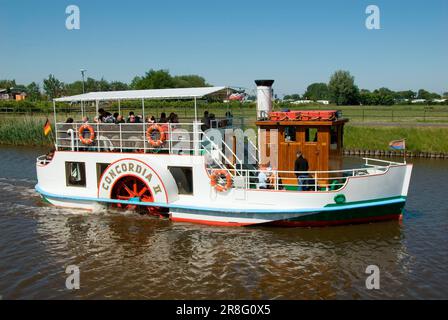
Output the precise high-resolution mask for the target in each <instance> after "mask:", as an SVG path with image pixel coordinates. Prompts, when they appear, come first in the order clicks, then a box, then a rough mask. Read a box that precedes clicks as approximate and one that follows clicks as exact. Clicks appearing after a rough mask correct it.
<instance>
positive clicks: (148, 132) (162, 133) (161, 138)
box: [146, 124, 166, 147]
mask: <svg viewBox="0 0 448 320" xmlns="http://www.w3.org/2000/svg"><path fill="white" fill-rule="evenodd" d="M154 131H157V132H159V139H157V140H154V139H153V138H152V137H151V135H152V133H153V132H154ZM146 139H147V140H148V142H149V144H150V145H152V146H153V147H160V146H161V145H162V144H163V143H164V142H165V140H166V134H165V131H164V130H163V128H162V127H161V126H159V125H158V124H153V125H152V126H150V127H149V128H148V130H146Z"/></svg>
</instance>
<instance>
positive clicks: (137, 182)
mask: <svg viewBox="0 0 448 320" xmlns="http://www.w3.org/2000/svg"><path fill="white" fill-rule="evenodd" d="M112 199H118V200H126V201H131V202H132V201H136V202H154V198H153V196H152V194H151V190H150V188H149V187H148V186H147V185H146V183H145V182H143V181H142V180H141V179H140V178H138V177H135V176H125V177H123V178H121V179H120V180H118V181H117V182H116V183H115V185H114V187H113V188H112ZM114 207H116V208H120V209H123V210H134V211H137V212H139V213H142V214H150V215H153V216H158V217H165V216H167V215H168V209H167V208H161V207H150V206H142V205H137V204H135V205H134V204H122V203H117V204H115V205H114Z"/></svg>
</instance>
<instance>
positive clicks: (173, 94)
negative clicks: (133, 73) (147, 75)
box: [54, 87, 231, 102]
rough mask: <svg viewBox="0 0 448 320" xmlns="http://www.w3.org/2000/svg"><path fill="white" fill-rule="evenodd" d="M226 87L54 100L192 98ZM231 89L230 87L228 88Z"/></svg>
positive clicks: (106, 92) (84, 95) (153, 90)
mask: <svg viewBox="0 0 448 320" xmlns="http://www.w3.org/2000/svg"><path fill="white" fill-rule="evenodd" d="M225 89H228V88H227V87H203V88H178V89H151V90H127V91H102V92H89V93H85V94H78V95H75V96H71V97H62V98H57V99H54V101H56V102H78V101H102V100H132V99H160V100H162V99H193V98H202V97H205V96H208V95H211V94H214V93H218V92H219V91H222V90H225ZM230 90H231V89H230Z"/></svg>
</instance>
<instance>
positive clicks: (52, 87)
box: [44, 74, 64, 99]
mask: <svg viewBox="0 0 448 320" xmlns="http://www.w3.org/2000/svg"><path fill="white" fill-rule="evenodd" d="M44 91H45V93H46V95H47V96H48V97H49V98H50V99H54V98H57V97H60V96H61V95H62V94H63V93H64V83H63V82H61V81H59V80H58V79H56V78H55V77H54V75H52V74H50V75H49V76H48V79H44Z"/></svg>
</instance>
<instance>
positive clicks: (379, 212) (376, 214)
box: [287, 202, 405, 222]
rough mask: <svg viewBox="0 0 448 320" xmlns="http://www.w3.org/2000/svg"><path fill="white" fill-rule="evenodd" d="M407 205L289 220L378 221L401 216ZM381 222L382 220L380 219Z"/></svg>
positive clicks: (321, 214) (342, 211)
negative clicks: (370, 219)
mask: <svg viewBox="0 0 448 320" xmlns="http://www.w3.org/2000/svg"><path fill="white" fill-rule="evenodd" d="M404 205H405V203H404V202H401V203H392V204H387V205H382V206H368V207H364V208H353V209H343V210H338V211H323V212H318V213H315V214H310V215H305V216H301V217H297V218H292V219H288V220H287V221H291V222H305V221H316V222H324V221H327V222H336V221H344V220H346V221H350V220H358V219H366V220H369V218H372V220H378V218H381V217H387V216H391V215H397V216H398V215H400V214H401V212H402V210H403V208H404ZM379 220H380V219H379Z"/></svg>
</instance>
